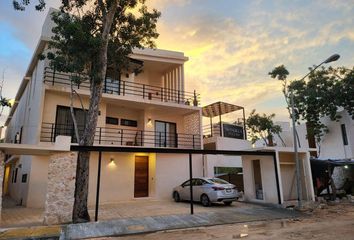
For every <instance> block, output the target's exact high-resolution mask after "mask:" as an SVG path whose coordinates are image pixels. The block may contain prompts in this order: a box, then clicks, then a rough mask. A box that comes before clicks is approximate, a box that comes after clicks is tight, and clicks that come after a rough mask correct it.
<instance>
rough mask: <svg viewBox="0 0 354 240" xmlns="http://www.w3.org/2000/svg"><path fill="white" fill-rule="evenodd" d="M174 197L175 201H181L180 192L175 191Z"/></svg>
mask: <svg viewBox="0 0 354 240" xmlns="http://www.w3.org/2000/svg"><path fill="white" fill-rule="evenodd" d="M173 199H174V200H175V202H179V201H181V198H180V197H179V194H178V192H173Z"/></svg>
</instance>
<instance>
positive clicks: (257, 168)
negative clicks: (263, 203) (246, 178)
mask: <svg viewBox="0 0 354 240" xmlns="http://www.w3.org/2000/svg"><path fill="white" fill-rule="evenodd" d="M252 165H253V179H254V188H255V194H256V199H259V200H263V199H264V198H263V187H262V174H261V161H260V160H253V161H252Z"/></svg>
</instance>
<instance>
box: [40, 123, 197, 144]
mask: <svg viewBox="0 0 354 240" xmlns="http://www.w3.org/2000/svg"><path fill="white" fill-rule="evenodd" d="M78 128H79V134H82V132H83V129H84V128H83V126H79V127H78ZM59 135H64V136H71V137H72V138H71V139H72V142H73V143H76V142H77V140H76V137H75V133H74V128H73V126H72V125H64V124H55V123H42V130H41V138H40V140H41V142H55V137H56V136H59ZM94 144H99V145H100V144H102V145H116V146H144V147H169V148H184V149H200V148H201V139H200V135H199V134H184V133H166V132H154V131H143V130H131V129H118V128H104V127H97V128H96V132H95V142H94Z"/></svg>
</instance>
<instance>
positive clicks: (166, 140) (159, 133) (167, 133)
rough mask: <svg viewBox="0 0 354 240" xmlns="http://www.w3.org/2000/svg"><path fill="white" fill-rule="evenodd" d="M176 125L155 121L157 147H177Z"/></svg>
mask: <svg viewBox="0 0 354 240" xmlns="http://www.w3.org/2000/svg"><path fill="white" fill-rule="evenodd" d="M176 129H177V127H176V123H169V122H162V121H155V146H156V147H177V133H176Z"/></svg>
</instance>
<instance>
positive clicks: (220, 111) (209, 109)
mask: <svg viewBox="0 0 354 240" xmlns="http://www.w3.org/2000/svg"><path fill="white" fill-rule="evenodd" d="M241 109H243V107H241V106H237V105H234V104H230V103H225V102H215V103H212V104H209V105H207V106H205V107H203V108H202V112H203V117H216V116H221V115H224V114H226V113H231V112H235V111H238V110H241Z"/></svg>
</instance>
